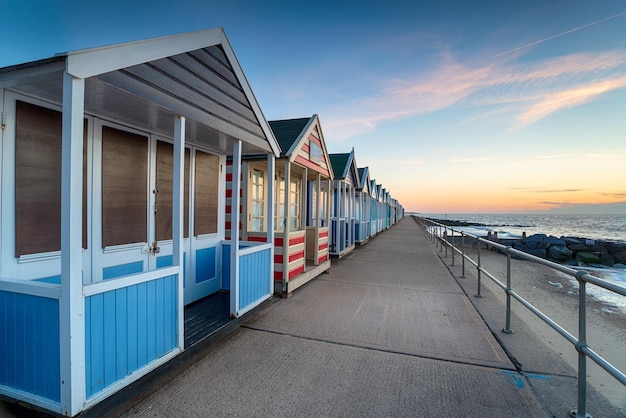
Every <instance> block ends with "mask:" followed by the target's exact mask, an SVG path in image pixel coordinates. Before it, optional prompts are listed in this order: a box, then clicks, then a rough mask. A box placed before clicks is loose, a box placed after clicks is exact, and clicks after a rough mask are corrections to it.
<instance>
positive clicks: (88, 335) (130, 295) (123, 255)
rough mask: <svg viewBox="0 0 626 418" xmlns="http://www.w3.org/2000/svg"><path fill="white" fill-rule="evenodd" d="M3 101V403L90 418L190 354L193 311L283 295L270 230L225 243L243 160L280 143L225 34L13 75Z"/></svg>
mask: <svg viewBox="0 0 626 418" xmlns="http://www.w3.org/2000/svg"><path fill="white" fill-rule="evenodd" d="M0 90H1V92H2V97H3V102H2V104H1V106H2V148H1V155H0V158H1V161H2V170H1V172H0V175H1V179H0V181H1V185H2V189H1V194H2V196H1V197H2V208H1V212H0V216H1V222H0V224H1V225H2V226H1V235H0V256H1V258H0V306H1V307H2V308H1V309H0V335H2V338H1V339H0V356H1V358H0V394H2V395H4V396H7V397H10V398H13V399H17V400H20V401H23V402H27V403H30V404H33V405H37V406H38V407H41V408H44V409H46V410H49V411H53V412H55V413H59V414H63V415H67V416H74V415H76V414H78V413H80V412H81V411H83V410H85V409H88V408H89V407H91V406H93V405H94V404H96V403H98V402H100V401H101V400H103V399H104V398H106V397H108V396H110V395H111V394H113V393H115V392H116V391H119V390H120V389H121V388H123V387H125V386H127V385H129V384H130V383H132V382H133V381H135V380H137V379H139V378H140V377H142V376H144V375H145V374H147V373H148V372H150V371H151V370H154V369H155V368H157V367H158V366H160V365H162V364H164V363H165V362H167V361H169V360H170V359H172V358H173V357H174V356H176V355H177V354H179V353H180V352H181V351H182V350H184V348H185V347H184V333H185V323H184V308H185V305H186V304H188V303H191V302H193V301H196V300H198V299H202V298H205V297H206V296H207V295H211V294H212V293H214V292H218V291H220V290H222V289H224V288H225V287H227V288H228V289H229V291H230V294H229V298H230V300H229V305H230V314H231V315H232V316H238V315H241V314H243V313H244V312H246V311H247V310H249V309H251V308H252V307H253V306H256V305H257V304H258V303H260V301H262V300H264V299H266V298H268V297H269V296H270V295H271V294H272V292H273V262H272V260H273V246H272V244H271V241H272V236H271V234H270V235H268V240H269V242H256V243H247V244H246V245H242V246H238V245H234V246H233V245H230V243H229V242H227V241H225V240H224V238H225V231H224V224H225V189H226V178H225V164H226V157H227V155H232V158H233V161H234V164H233V166H235V167H239V166H240V165H241V164H240V161H241V157H242V156H244V155H252V154H254V155H264V156H265V158H266V161H268V163H267V165H269V166H272V167H273V161H274V157H275V156H278V153H279V147H278V143H277V142H276V140H275V138H274V135H273V133H272V131H271V129H270V127H269V125H268V123H267V122H266V121H265V119H264V117H263V115H262V113H261V111H260V108H259V106H258V103H257V102H256V100H255V98H254V95H253V94H252V91H251V88H250V86H249V85H248V83H247V81H246V78H245V76H244V74H243V71H242V69H241V67H240V66H239V63H238V61H237V58H236V56H235V54H234V52H233V50H232V47H231V45H230V43H229V42H228V39H227V38H226V36H225V34H224V32H223V31H222V30H221V29H215V30H206V31H200V32H193V33H188V34H182V35H176V36H170V37H164V38H156V39H150V40H145V41H139V42H131V43H126V44H120V45H113V46H108V47H101V48H94V49H88V50H81V51H74V52H67V53H62V54H58V55H56V56H54V57H52V58H48V59H43V60H40V61H35V62H30V63H26V64H21V65H15V66H11V67H6V68H3V69H0ZM238 170H239V169H238V168H237V169H236V170H234V171H235V172H234V173H233V176H234V177H235V178H239V176H238V174H239V172H238ZM233 183H234V184H233V187H234V188H235V189H238V187H239V185H238V182H237V181H235V182H233ZM232 204H233V205H236V204H237V203H232ZM264 210H265V213H266V214H267V217H268V219H273V217H274V214H273V205H271V204H269V201H268V203H267V204H266V205H265V206H264ZM231 216H232V219H231V222H233V223H234V224H237V223H239V218H238V217H239V212H238V211H234V213H233V214H232V215H231ZM269 224H270V225H271V222H270V223H269ZM269 229H270V230H273V228H271V227H270V228H269Z"/></svg>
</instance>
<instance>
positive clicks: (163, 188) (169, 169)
mask: <svg viewBox="0 0 626 418" xmlns="http://www.w3.org/2000/svg"><path fill="white" fill-rule="evenodd" d="M156 157H157V171H156V190H155V194H156V197H155V206H156V208H155V213H154V216H155V221H156V235H155V236H156V240H157V241H165V240H170V239H172V193H173V188H172V182H173V179H174V177H173V175H174V171H173V170H174V147H173V145H172V144H170V143H167V142H163V141H158V142H157V156H156ZM189 157H190V151H189V149H185V169H184V172H183V176H184V177H185V186H184V192H183V199H184V202H183V212H184V213H183V236H184V237H185V238H188V237H189Z"/></svg>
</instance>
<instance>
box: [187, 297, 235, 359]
mask: <svg viewBox="0 0 626 418" xmlns="http://www.w3.org/2000/svg"><path fill="white" fill-rule="evenodd" d="M229 305H230V293H228V292H217V293H214V294H212V295H210V296H207V297H206V298H204V299H200V300H199V301H197V302H194V303H192V304H191V305H188V306H186V307H185V349H187V348H189V347H191V346H192V345H194V344H196V343H198V342H200V341H201V340H202V339H203V338H205V337H207V336H209V335H211V334H213V333H214V332H215V331H217V330H218V329H220V328H221V327H223V326H224V325H226V324H227V323H229V322H230V321H231V318H230V306H229Z"/></svg>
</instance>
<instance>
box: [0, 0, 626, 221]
mask: <svg viewBox="0 0 626 418" xmlns="http://www.w3.org/2000/svg"><path fill="white" fill-rule="evenodd" d="M0 27H1V28H2V29H3V32H4V34H5V35H4V37H3V42H2V44H1V46H0V51H1V52H2V53H1V54H0V67H4V66H8V65H14V64H20V63H24V62H29V61H34V60H37V59H42V58H47V57H50V56H52V55H54V54H56V53H59V52H65V51H73V50H78V49H83V48H91V47H97V46H103V45H110V44H116V43H122V42H128V41H135V40H140V39H147V38H153V37H159V36H167V35H172V34H178V33H184V32H191V31H196V30H203V29H210V28H215V27H222V28H224V30H225V32H226V35H227V36H228V38H229V40H230V43H231V44H232V46H233V49H234V51H235V54H236V55H237V58H238V60H239V62H240V64H241V66H242V68H243V71H244V73H245V75H246V78H247V79H248V81H249V83H250V85H251V87H252V90H253V92H254V95H255V97H256V99H257V101H258V102H259V105H260V107H261V109H262V111H263V113H264V115H265V117H266V119H267V120H277V119H289V118H300V117H309V116H311V115H313V114H317V115H319V118H320V122H321V127H322V131H323V135H324V138H325V142H326V147H327V149H328V152H329V153H343V152H350V150H352V148H354V150H355V159H356V162H357V165H358V166H359V167H365V166H367V167H369V170H370V175H371V177H372V179H375V180H376V182H377V183H379V184H382V185H383V187H385V188H386V189H387V190H389V191H390V193H391V195H392V197H393V198H395V199H397V200H398V201H399V202H400V203H401V204H402V206H403V207H404V208H405V210H406V211H410V212H419V213H514V212H520V211H522V212H526V211H538V210H540V211H542V210H550V211H552V212H555V211H559V210H563V211H567V210H578V211H580V210H581V208H582V209H585V210H586V208H589V210H590V211H593V210H595V209H598V210H601V211H603V212H607V211H608V212H611V211H613V212H616V213H622V214H626V205H625V204H624V202H626V2H625V1H623V0H613V1H608V0H595V1H593V2H591V1H580V0H567V1H565V0H555V1H552V0H540V1H535V0H529V1H519V2H509V1H483V0H475V1H472V2H469V1H446V0H442V1H429V2H426V1H419V0H411V1H394V0H388V1H386V2H382V1H380V0H377V1H370V0H360V1H352V0H347V1H344V0H334V1H327V0H320V1H316V2H309V1H306V2H305V1H298V0H292V1H290V2H285V1H284V0H281V1H275V0H264V1H256V0H249V1H243V0H223V1H219V2H218V1H212V0H204V1H200V0H176V1H171V0H170V1H162V0H150V1H133V0H125V1H119V0H110V1H106V2H101V3H99V4H97V5H96V3H95V2H88V1H76V0H56V1H53V0H37V1H32V0H0Z"/></svg>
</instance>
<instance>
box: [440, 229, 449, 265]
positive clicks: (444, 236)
mask: <svg viewBox="0 0 626 418" xmlns="http://www.w3.org/2000/svg"><path fill="white" fill-rule="evenodd" d="M441 245H443V246H444V247H446V255H445V258H448V228H444V230H443V240H442V241H441Z"/></svg>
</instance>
